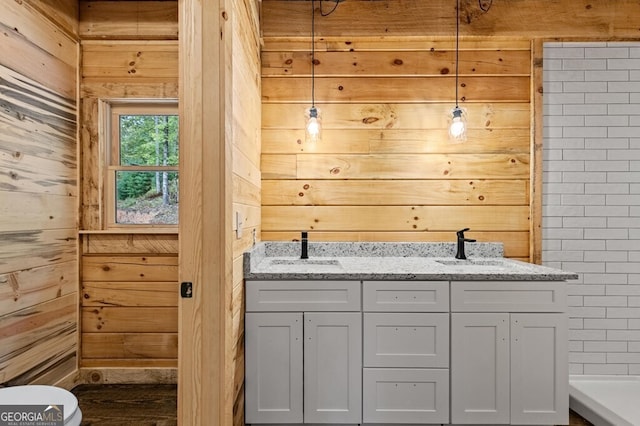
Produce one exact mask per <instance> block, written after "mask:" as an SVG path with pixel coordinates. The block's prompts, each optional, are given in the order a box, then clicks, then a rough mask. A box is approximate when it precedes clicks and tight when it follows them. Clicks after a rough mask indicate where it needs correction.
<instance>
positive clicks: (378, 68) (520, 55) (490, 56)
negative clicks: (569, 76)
mask: <svg viewBox="0 0 640 426" xmlns="http://www.w3.org/2000/svg"><path fill="white" fill-rule="evenodd" d="M308 44H309V45H310V44H311V43H310V42H309V43H308ZM307 47H308V46H307ZM425 47H427V46H426V45H425ZM448 47H449V49H447V50H444V49H440V50H435V49H433V50H432V49H425V50H424V51H418V50H412V51H400V50H398V48H397V47H396V48H395V50H392V51H389V52H379V51H363V52H359V51H347V52H345V51H323V50H321V49H317V50H316V52H315V58H316V66H315V76H316V77H320V78H322V77H327V76H354V75H357V76H371V77H400V76H404V77H406V76H422V77H427V76H428V77H441V76H446V75H455V64H456V63H455V46H448ZM451 47H453V48H454V49H453V50H452V49H451ZM465 49H469V48H468V47H466V46H465V45H464V44H463V45H462V46H461V48H460V53H459V58H458V60H459V63H458V72H459V75H461V76H465V77H468V76H473V75H529V73H530V72H531V69H530V67H529V59H530V53H529V46H527V47H526V49H524V50H465ZM262 75H263V76H279V77H282V76H298V77H307V78H308V77H310V76H311V54H310V52H309V51H308V50H307V51H295V50H294V51H287V52H269V51H267V52H263V54H262Z"/></svg>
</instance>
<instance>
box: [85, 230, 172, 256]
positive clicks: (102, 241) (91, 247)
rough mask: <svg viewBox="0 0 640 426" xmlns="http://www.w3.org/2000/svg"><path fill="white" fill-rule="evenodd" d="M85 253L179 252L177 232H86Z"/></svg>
mask: <svg viewBox="0 0 640 426" xmlns="http://www.w3.org/2000/svg"><path fill="white" fill-rule="evenodd" d="M83 240H84V244H83V253H84V254H100V253H104V254H176V255H177V254H178V235H177V234H160V235H159V234H127V233H123V234H86V235H84V236H83Z"/></svg>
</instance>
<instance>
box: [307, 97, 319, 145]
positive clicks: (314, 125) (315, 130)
mask: <svg viewBox="0 0 640 426" xmlns="http://www.w3.org/2000/svg"><path fill="white" fill-rule="evenodd" d="M305 115H306V117H307V125H306V129H305V130H306V131H305V139H306V141H307V142H311V143H315V142H319V141H320V136H321V132H322V126H321V122H322V120H321V118H320V111H319V110H318V109H317V108H316V107H315V106H313V107H311V108H309V109H308V110H307V112H306V114H305Z"/></svg>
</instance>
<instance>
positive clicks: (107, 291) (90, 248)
mask: <svg viewBox="0 0 640 426" xmlns="http://www.w3.org/2000/svg"><path fill="white" fill-rule="evenodd" d="M82 241H83V244H82V254H83V256H82V337H81V344H82V352H81V353H82V357H81V364H80V366H81V367H86V368H98V367H134V366H135V367H165V368H166V367H173V368H175V367H177V350H178V256H177V254H178V236H177V234H166V235H145V234H85V235H83V240H82Z"/></svg>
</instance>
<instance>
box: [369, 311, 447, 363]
mask: <svg viewBox="0 0 640 426" xmlns="http://www.w3.org/2000/svg"><path fill="white" fill-rule="evenodd" d="M448 365H449V314H418V313H365V314H364V366H365V367H447V366H448Z"/></svg>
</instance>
